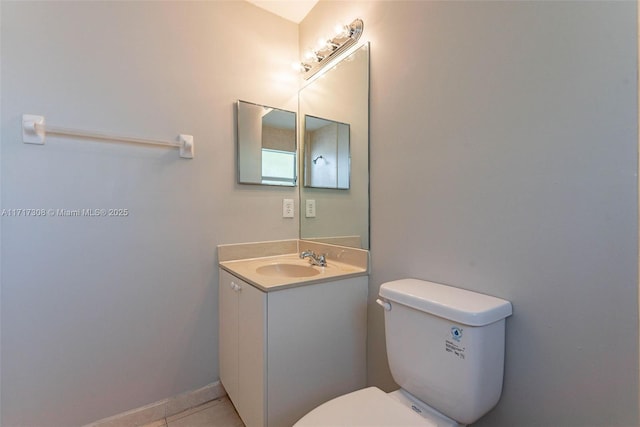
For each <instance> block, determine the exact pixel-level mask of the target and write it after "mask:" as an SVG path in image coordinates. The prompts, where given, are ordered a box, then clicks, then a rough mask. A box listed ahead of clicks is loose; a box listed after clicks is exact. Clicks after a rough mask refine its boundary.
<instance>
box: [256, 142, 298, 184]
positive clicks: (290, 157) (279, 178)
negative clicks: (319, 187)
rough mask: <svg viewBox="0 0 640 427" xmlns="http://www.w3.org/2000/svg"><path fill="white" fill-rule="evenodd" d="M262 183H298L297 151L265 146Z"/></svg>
mask: <svg viewBox="0 0 640 427" xmlns="http://www.w3.org/2000/svg"><path fill="white" fill-rule="evenodd" d="M262 184H270V185H283V184H287V185H296V153H295V152H291V151H280V150H269V149H266V148H263V149H262Z"/></svg>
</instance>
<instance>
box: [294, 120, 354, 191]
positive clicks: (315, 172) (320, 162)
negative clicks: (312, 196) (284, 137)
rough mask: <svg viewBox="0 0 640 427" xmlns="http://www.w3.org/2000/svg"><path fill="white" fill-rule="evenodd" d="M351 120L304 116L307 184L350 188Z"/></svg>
mask: <svg viewBox="0 0 640 427" xmlns="http://www.w3.org/2000/svg"><path fill="white" fill-rule="evenodd" d="M349 132H350V131H349V124H347V123H339V122H336V121H334V120H327V119H322V118H320V117H313V116H309V115H305V116H304V186H305V187H314V188H337V189H341V190H346V189H348V188H349V163H350V156H349Z"/></svg>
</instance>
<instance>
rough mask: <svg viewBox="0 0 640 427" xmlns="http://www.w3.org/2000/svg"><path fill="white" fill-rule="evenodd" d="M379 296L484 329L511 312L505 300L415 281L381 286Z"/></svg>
mask: <svg viewBox="0 0 640 427" xmlns="http://www.w3.org/2000/svg"><path fill="white" fill-rule="evenodd" d="M380 296H381V297H382V298H385V299H387V300H389V301H394V302H396V303H398V304H402V305H406V306H408V307H411V308H414V309H416V310H420V311H424V312H425V313H430V314H433V315H435V316H439V317H443V318H445V319H449V320H451V321H454V322H458V323H461V324H464V325H469V326H484V325H488V324H490V323H493V322H497V321H498V320H502V319H504V318H505V317H508V316H510V315H511V313H512V309H511V303H510V302H509V301H506V300H503V299H500V298H496V297H492V296H489V295H485V294H480V293H477V292H473V291H468V290H466V289H460V288H454V287H453V286H447V285H440V284H438V283H433V282H427V281H424V280H418V279H402V280H395V281H393V282H387V283H384V284H383V285H382V286H381V287H380Z"/></svg>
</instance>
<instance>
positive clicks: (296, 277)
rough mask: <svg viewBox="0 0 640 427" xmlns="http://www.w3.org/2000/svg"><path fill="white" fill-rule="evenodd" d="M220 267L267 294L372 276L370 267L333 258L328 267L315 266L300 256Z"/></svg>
mask: <svg viewBox="0 0 640 427" xmlns="http://www.w3.org/2000/svg"><path fill="white" fill-rule="evenodd" d="M219 265H220V268H222V269H224V270H226V271H228V272H229V273H231V274H233V275H234V276H237V277H239V278H240V279H242V280H244V281H246V282H248V283H250V284H251V285H253V286H255V287H256V288H258V289H260V290H262V291H264V292H270V291H275V290H281V289H286V288H293V287H297V286H306V285H311V284H314V283H321V282H328V281H334V280H341V279H347V278H350V277H357V276H366V275H367V274H368V271H367V268H364V267H363V266H361V265H360V266H359V265H354V264H349V263H345V262H340V261H336V260H333V259H328V260H327V266H326V267H319V266H314V265H311V264H310V263H309V261H308V260H306V259H300V256H299V254H298V253H291V254H283V255H275V256H266V257H259V258H248V259H238V260H232V261H223V262H220V263H219Z"/></svg>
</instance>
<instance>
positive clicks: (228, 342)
mask: <svg viewBox="0 0 640 427" xmlns="http://www.w3.org/2000/svg"><path fill="white" fill-rule="evenodd" d="M236 286H240V285H239V280H238V279H237V278H235V277H234V276H232V275H231V274H229V273H227V272H226V271H224V270H220V282H219V290H218V315H219V319H218V322H219V334H220V339H219V342H218V358H219V360H220V381H221V382H222V385H223V386H224V389H225V390H226V391H227V394H228V395H229V397H230V398H231V400H233V401H234V402H235V401H237V399H238V372H239V368H238V336H239V335H238V319H239V317H238V316H239V312H238V300H239V298H238V291H237V290H236Z"/></svg>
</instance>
